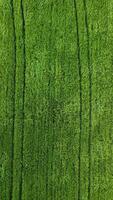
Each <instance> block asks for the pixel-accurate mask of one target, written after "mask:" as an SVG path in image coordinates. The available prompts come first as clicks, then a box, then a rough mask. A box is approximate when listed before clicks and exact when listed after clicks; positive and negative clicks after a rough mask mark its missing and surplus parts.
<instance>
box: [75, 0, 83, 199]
mask: <svg viewBox="0 0 113 200" xmlns="http://www.w3.org/2000/svg"><path fill="white" fill-rule="evenodd" d="M74 9H75V18H76V33H77V57H78V70H79V90H80V97H79V99H80V133H79V155H78V156H79V157H78V159H79V160H78V200H80V195H81V194H80V192H81V181H80V179H81V135H82V71H81V58H80V39H79V25H78V14H77V3H76V0H74Z"/></svg>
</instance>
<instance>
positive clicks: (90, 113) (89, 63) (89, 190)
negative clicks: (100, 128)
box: [83, 0, 92, 200]
mask: <svg viewBox="0 0 113 200" xmlns="http://www.w3.org/2000/svg"><path fill="white" fill-rule="evenodd" d="M83 4H84V12H85V26H86V34H87V58H88V70H89V139H88V154H89V175H88V180H89V183H88V199H89V200H90V199H91V135H92V67H91V62H90V45H89V28H88V16H87V8H86V0H83Z"/></svg>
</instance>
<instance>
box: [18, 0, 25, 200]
mask: <svg viewBox="0 0 113 200" xmlns="http://www.w3.org/2000/svg"><path fill="white" fill-rule="evenodd" d="M20 8H21V18H22V39H23V62H24V63H23V97H22V98H23V109H22V110H23V113H22V116H23V117H22V119H23V122H22V138H21V143H22V144H21V145H22V146H21V163H22V166H21V175H20V186H19V187H20V188H19V200H21V199H22V189H23V148H24V126H25V124H24V122H25V87H26V49H25V17H24V5H23V0H21V1H20Z"/></svg>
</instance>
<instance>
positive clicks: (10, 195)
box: [9, 0, 16, 200]
mask: <svg viewBox="0 0 113 200" xmlns="http://www.w3.org/2000/svg"><path fill="white" fill-rule="evenodd" d="M10 6H11V17H12V25H13V39H14V41H13V42H14V75H13V76H14V77H13V86H14V93H13V117H12V119H13V125H12V155H11V159H12V160H11V187H10V193H9V199H10V200H12V198H13V178H14V174H13V173H14V171H13V169H14V136H15V112H16V111H15V106H16V102H15V96H16V28H15V17H14V2H13V0H10Z"/></svg>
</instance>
